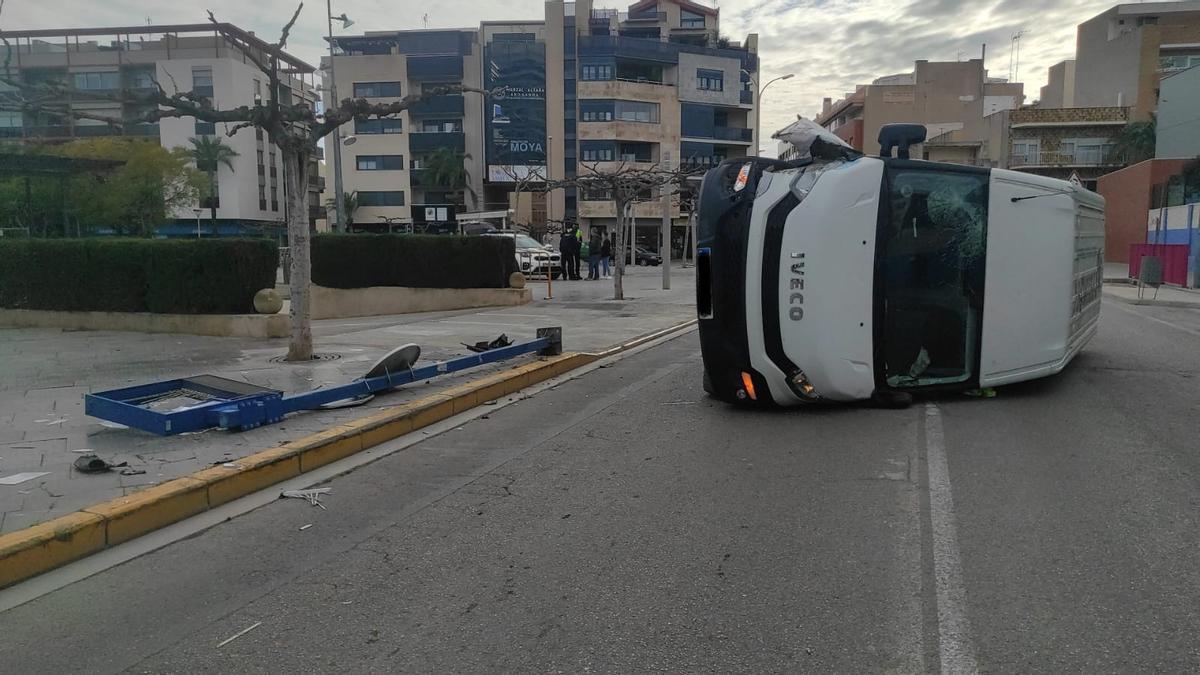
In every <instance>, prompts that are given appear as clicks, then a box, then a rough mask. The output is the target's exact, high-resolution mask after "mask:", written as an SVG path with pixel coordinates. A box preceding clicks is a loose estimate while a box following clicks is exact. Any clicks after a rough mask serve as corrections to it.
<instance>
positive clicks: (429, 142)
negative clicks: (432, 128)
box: [408, 131, 467, 154]
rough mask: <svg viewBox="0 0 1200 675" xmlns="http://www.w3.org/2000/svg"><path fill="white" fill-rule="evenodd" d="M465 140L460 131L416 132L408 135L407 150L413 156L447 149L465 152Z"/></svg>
mask: <svg viewBox="0 0 1200 675" xmlns="http://www.w3.org/2000/svg"><path fill="white" fill-rule="evenodd" d="M466 147H467V144H466V138H465V137H464V136H463V132H461V131H449V132H447V131H442V132H429V131H423V132H417V133H411V134H409V135H408V149H409V152H412V153H414V154H416V153H421V152H430V151H433V150H437V149H438V148H449V149H450V150H453V151H454V152H464V151H465V150H466Z"/></svg>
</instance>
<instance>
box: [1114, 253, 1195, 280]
mask: <svg viewBox="0 0 1200 675" xmlns="http://www.w3.org/2000/svg"><path fill="white" fill-rule="evenodd" d="M1188 249H1189V247H1188V245H1187V244H1130V245H1129V277H1130V278H1132V279H1136V278H1138V272H1139V271H1140V270H1141V269H1142V256H1146V255H1153V256H1158V257H1159V258H1160V259H1162V269H1163V283H1167V284H1176V285H1178V286H1186V285H1187V271H1188Z"/></svg>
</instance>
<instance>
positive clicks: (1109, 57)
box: [1074, 0, 1200, 121]
mask: <svg viewBox="0 0 1200 675" xmlns="http://www.w3.org/2000/svg"><path fill="white" fill-rule="evenodd" d="M1075 62H1076V65H1075V100H1074V105H1075V106H1078V107H1083V108H1092V107H1102V106H1116V107H1128V108H1130V110H1131V120H1133V121H1140V120H1147V119H1150V117H1151V116H1152V115H1153V113H1154V111H1155V110H1156V108H1157V106H1158V95H1159V82H1160V81H1161V79H1162V77H1163V76H1164V75H1167V74H1170V73H1172V72H1176V71H1179V70H1183V69H1185V68H1188V67H1190V66H1194V65H1200V2H1197V1H1194V0H1193V1H1189V2H1143V3H1138V4H1123V5H1116V6H1114V7H1112V8H1111V9H1109V10H1108V11H1106V12H1104V13H1102V14H1100V15H1098V16H1096V17H1093V18H1092V19H1089V20H1087V21H1085V22H1083V23H1081V24H1080V25H1079V28H1078V41H1077V44H1076V53H1075Z"/></svg>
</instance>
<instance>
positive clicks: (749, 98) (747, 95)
mask: <svg viewBox="0 0 1200 675" xmlns="http://www.w3.org/2000/svg"><path fill="white" fill-rule="evenodd" d="M738 96H739V101H740V102H741V103H745V104H746V105H753V104H754V92H752V91H750V90H748V89H743V90H742V91H740V92H738Z"/></svg>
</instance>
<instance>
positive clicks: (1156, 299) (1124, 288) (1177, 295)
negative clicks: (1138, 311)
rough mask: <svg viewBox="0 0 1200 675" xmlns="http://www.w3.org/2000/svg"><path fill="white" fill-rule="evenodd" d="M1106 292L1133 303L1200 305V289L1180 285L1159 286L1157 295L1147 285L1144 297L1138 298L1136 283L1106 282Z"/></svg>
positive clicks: (1144, 289) (1142, 292)
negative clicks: (1180, 286)
mask: <svg viewBox="0 0 1200 675" xmlns="http://www.w3.org/2000/svg"><path fill="white" fill-rule="evenodd" d="M1104 294H1105V295H1107V296H1108V297H1110V298H1112V299H1114V300H1119V301H1121V302H1126V303H1129V304H1132V305H1159V306H1162V307H1200V290H1196V289H1191V288H1179V287H1178V286H1165V285H1164V286H1159V288H1158V292H1157V295H1156V294H1155V290H1154V289H1153V288H1151V287H1149V286H1147V287H1146V288H1143V289H1142V290H1141V296H1142V297H1141V298H1138V287H1137V286H1136V285H1134V284H1104Z"/></svg>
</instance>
